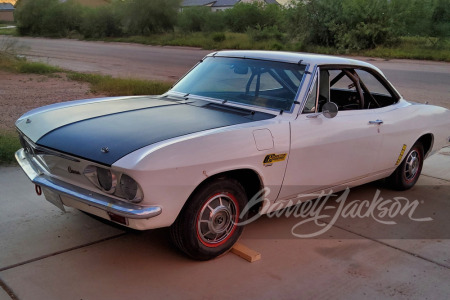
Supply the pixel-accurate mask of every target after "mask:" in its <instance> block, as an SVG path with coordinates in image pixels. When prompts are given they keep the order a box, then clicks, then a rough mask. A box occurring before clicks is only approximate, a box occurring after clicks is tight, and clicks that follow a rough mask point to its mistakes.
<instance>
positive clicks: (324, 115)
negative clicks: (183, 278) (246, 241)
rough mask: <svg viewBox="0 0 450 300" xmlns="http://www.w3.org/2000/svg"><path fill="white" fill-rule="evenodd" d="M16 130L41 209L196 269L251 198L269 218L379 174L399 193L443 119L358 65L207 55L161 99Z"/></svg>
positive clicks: (229, 237) (107, 103)
mask: <svg viewBox="0 0 450 300" xmlns="http://www.w3.org/2000/svg"><path fill="white" fill-rule="evenodd" d="M16 128H17V130H18V132H19V135H20V140H21V143H22V146H23V148H22V149H20V150H18V151H17V153H16V159H17V161H18V162H19V164H20V166H21V167H22V169H23V170H24V171H25V173H26V174H27V175H28V177H29V178H30V180H31V181H32V182H33V183H34V184H35V189H36V192H37V193H38V194H41V193H43V194H44V195H45V197H46V199H47V200H48V201H50V202H52V203H53V204H55V205H56V206H58V207H59V208H61V209H62V210H64V207H65V206H68V207H73V208H76V209H79V210H81V211H84V212H87V213H89V214H93V215H96V216H98V217H101V218H104V219H106V220H109V221H112V222H115V223H118V224H121V225H123V226H127V227H130V228H134V229H138V230H146V229H152V228H158V227H170V236H171V239H172V241H173V243H174V244H175V245H176V246H177V247H178V248H179V249H180V250H182V251H183V252H184V253H186V254H187V255H188V256H190V257H192V258H194V259H198V260H208V259H211V258H214V257H216V256H219V255H221V254H223V253H225V252H226V251H228V250H229V249H231V247H232V246H233V244H234V243H235V242H236V241H237V240H238V238H239V236H240V235H241V233H242V230H243V226H240V224H242V223H245V222H243V221H245V220H246V219H247V218H248V211H249V209H248V207H246V206H247V205H248V203H249V202H250V199H252V198H254V197H255V195H258V194H259V193H260V191H262V190H265V191H266V193H265V195H264V201H259V202H257V203H259V204H260V205H261V207H255V209H259V211H260V212H261V211H262V212H269V211H270V209H264V207H265V206H271V205H272V204H274V203H291V204H292V203H297V202H295V201H288V200H291V199H299V195H303V196H304V195H312V196H310V197H314V196H313V195H314V194H315V193H317V192H319V191H322V190H325V189H328V190H332V191H334V192H337V191H340V190H343V189H346V188H347V187H352V186H356V185H360V184H363V183H367V182H370V181H374V180H378V179H382V178H386V182H387V183H388V184H389V186H391V187H392V188H395V189H399V190H406V189H409V188H411V187H412V186H413V185H414V184H415V183H416V181H417V180H418V178H419V175H420V173H421V169H422V164H423V161H424V159H425V158H426V157H428V156H430V155H432V154H433V153H435V152H436V151H438V150H439V149H441V148H442V147H445V146H448V145H449V143H450V141H449V136H450V111H449V110H447V109H445V108H442V107H436V106H432V105H426V104H419V103H413V102H407V101H406V100H404V99H403V98H402V96H401V95H400V94H399V92H398V91H397V90H396V89H395V88H394V87H393V86H392V85H391V84H390V83H389V81H388V80H387V79H386V78H385V76H384V75H383V73H382V72H381V71H380V70H379V69H378V68H376V67H375V66H373V65H371V64H368V63H366V62H362V61H357V60H351V59H346V58H338V57H331V56H323V55H310V54H302V53H289V52H269V51H220V52H215V53H211V54H209V55H207V56H206V57H205V58H203V59H202V60H201V61H200V62H198V64H197V65H196V66H195V67H194V68H193V69H192V70H191V71H189V72H188V73H187V74H186V75H185V76H184V77H183V78H182V79H181V80H179V81H178V82H177V83H176V84H175V85H174V86H173V87H172V88H171V89H170V90H169V91H168V92H166V93H165V94H163V95H160V96H137V97H114V98H101V99H90V100H78V101H71V102H66V103H57V104H53V105H49V106H45V107H41V108H37V109H34V110H32V111H30V112H28V113H26V114H24V115H23V116H22V117H20V118H19V119H18V120H17V122H16ZM268 191H270V192H268ZM302 200H308V197H302ZM272 207H273V206H272ZM276 207H278V208H280V207H282V206H276Z"/></svg>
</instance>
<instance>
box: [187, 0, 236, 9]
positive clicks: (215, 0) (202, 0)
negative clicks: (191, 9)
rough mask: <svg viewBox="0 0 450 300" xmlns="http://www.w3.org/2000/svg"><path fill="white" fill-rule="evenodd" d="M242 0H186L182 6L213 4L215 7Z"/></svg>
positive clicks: (229, 4)
mask: <svg viewBox="0 0 450 300" xmlns="http://www.w3.org/2000/svg"><path fill="white" fill-rule="evenodd" d="M239 1H240V0H184V1H183V3H182V4H181V6H205V5H208V4H212V5H211V6H213V7H222V6H233V5H235V4H236V3H238V2H239Z"/></svg>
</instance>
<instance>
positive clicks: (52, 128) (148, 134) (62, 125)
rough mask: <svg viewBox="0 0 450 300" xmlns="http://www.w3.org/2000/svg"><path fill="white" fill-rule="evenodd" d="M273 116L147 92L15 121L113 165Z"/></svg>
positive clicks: (54, 144) (33, 134)
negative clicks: (150, 149) (156, 147)
mask: <svg viewBox="0 0 450 300" xmlns="http://www.w3.org/2000/svg"><path fill="white" fill-rule="evenodd" d="M273 117H274V115H271V114H265V113H260V112H252V111H250V110H242V109H236V108H231V107H227V106H224V105H220V104H214V103H211V102H206V101H200V100H197V101H176V100H175V99H168V98H163V97H148V96H147V97H124V98H110V99H108V98H106V99H100V100H93V101H91V102H89V101H88V102H86V101H83V102H74V103H70V102H69V103H68V104H67V105H60V104H59V105H56V106H55V107H53V108H52V107H50V108H49V109H45V108H44V109H42V110H40V111H39V110H38V111H36V112H34V113H33V112H32V113H29V114H26V115H24V116H23V117H22V118H20V119H19V120H18V121H17V122H16V127H17V128H18V129H19V131H21V132H22V133H23V134H24V135H26V136H27V137H28V138H29V139H31V140H32V141H33V142H34V143H36V144H37V145H39V146H43V147H47V148H50V149H53V150H57V151H60V152H63V153H66V154H70V155H73V156H76V157H80V158H83V159H87V160H91V161H94V162H98V163H100V164H105V165H112V164H113V163H114V162H115V161H117V160H118V159H120V158H122V157H123V156H125V155H127V154H129V153H131V152H133V151H135V150H137V149H139V148H142V147H145V146H148V145H151V144H154V143H157V142H160V141H164V140H167V139H170V138H174V137H179V136H183V135H186V134H191V133H195V132H200V131H204V130H208V129H214V128H220V127H225V126H231V125H236V124H242V123H248V122H254V121H258V120H264V119H269V118H273Z"/></svg>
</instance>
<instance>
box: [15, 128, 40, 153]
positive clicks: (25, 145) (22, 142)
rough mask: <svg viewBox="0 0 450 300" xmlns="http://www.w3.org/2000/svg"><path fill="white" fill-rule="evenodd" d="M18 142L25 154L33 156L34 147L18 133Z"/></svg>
mask: <svg viewBox="0 0 450 300" xmlns="http://www.w3.org/2000/svg"><path fill="white" fill-rule="evenodd" d="M19 141H20V145H22V147H23V149H24V150H25V152H27V153H29V154H32V155H34V154H35V150H36V147H35V146H34V145H33V144H32V143H31V142H29V141H28V140H27V138H25V137H24V135H23V134H22V133H20V132H19Z"/></svg>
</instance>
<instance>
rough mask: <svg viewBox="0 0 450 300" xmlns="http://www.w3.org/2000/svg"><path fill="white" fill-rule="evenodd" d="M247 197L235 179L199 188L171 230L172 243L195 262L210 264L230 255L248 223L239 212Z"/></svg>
mask: <svg viewBox="0 0 450 300" xmlns="http://www.w3.org/2000/svg"><path fill="white" fill-rule="evenodd" d="M246 204H247V196H246V194H245V191H244V189H243V187H242V186H241V184H240V183H239V182H238V181H237V180H235V179H229V178H219V179H216V180H214V181H212V182H210V183H208V184H206V185H204V186H202V187H200V188H199V189H198V190H197V191H196V192H194V194H193V195H192V196H191V197H190V198H189V200H188V202H187V203H186V205H185V206H184V208H183V210H182V211H181V213H180V215H179V216H178V218H177V220H176V221H175V223H174V224H172V226H171V227H170V237H171V240H172V242H173V243H174V244H175V246H177V247H178V248H179V249H180V250H181V251H183V252H184V253H186V254H187V255H188V256H190V257H191V258H193V259H196V260H209V259H212V258H215V257H217V256H219V255H222V254H224V253H225V252H227V251H229V250H230V249H231V248H232V247H233V245H234V243H236V241H237V240H238V239H239V237H240V235H241V233H242V230H243V226H238V225H237V224H236V223H238V222H243V221H245V220H246V219H247V214H246V215H245V216H242V217H241V216H240V212H241V211H242V210H243V209H244V207H245V205H246Z"/></svg>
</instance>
